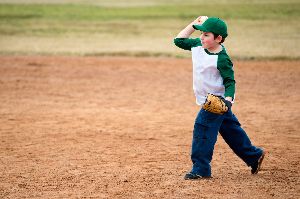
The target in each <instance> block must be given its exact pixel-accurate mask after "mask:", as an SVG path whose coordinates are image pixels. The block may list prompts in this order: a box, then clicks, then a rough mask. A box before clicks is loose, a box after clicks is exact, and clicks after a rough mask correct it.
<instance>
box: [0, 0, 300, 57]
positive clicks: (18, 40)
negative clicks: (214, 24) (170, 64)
mask: <svg viewBox="0 0 300 199" xmlns="http://www.w3.org/2000/svg"><path fill="white" fill-rule="evenodd" d="M116 5H117V4H116ZM299 13H300V3H297V2H294V1H290V2H289V1H284V2H279V3H274V2H273V3H268V1H267V0H265V3H264V1H260V2H257V3H252V4H251V3H239V2H235V3H225V4H220V5H218V6H216V4H211V3H208V4H201V5H197V4H192V5H185V4H180V5H174V4H168V5H167V4H163V5H160V4H157V5H154V6H129V7H124V6H123V7H116V6H112V7H104V6H95V5H90V4H0V47H1V49H0V53H1V54H80V55H91V54H92V55H118V54H120V55H130V56H132V55H134V56H137V55H140V56H148V55H149V56H159V55H163V56H188V53H186V52H185V53H183V52H182V51H180V50H178V49H177V48H176V47H174V45H173V43H172V42H173V41H172V39H173V38H174V37H175V36H176V35H177V33H178V32H179V31H180V30H181V29H182V28H184V27H185V26H186V25H187V24H188V23H190V22H191V21H192V20H193V19H194V18H195V17H197V16H199V15H207V16H218V17H221V18H224V19H225V20H226V21H227V22H228V25H229V35H230V37H229V38H228V39H227V40H228V41H226V42H225V45H226V46H227V47H228V49H229V52H230V53H232V54H233V56H234V57H237V58H246V59H247V58H297V59H298V58H299V57H300V53H299V52H298V51H297V49H296V48H297V46H298V44H299V34H298V33H299V30H300V25H299V23H298V21H299V18H300V15H299ZM195 36H197V33H195V35H194V37H195Z"/></svg>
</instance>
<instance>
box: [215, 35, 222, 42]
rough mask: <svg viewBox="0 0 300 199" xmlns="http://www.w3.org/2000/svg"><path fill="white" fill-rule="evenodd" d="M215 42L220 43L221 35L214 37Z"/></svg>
mask: <svg viewBox="0 0 300 199" xmlns="http://www.w3.org/2000/svg"><path fill="white" fill-rule="evenodd" d="M215 40H216V42H217V43H220V42H221V41H222V36H221V35H218V36H217V37H216V38H215Z"/></svg>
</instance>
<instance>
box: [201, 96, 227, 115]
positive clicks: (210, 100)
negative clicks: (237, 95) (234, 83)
mask: <svg viewBox="0 0 300 199" xmlns="http://www.w3.org/2000/svg"><path fill="white" fill-rule="evenodd" d="M231 106H232V105H231V102H230V101H228V100H225V99H224V98H223V97H222V96H217V95H213V94H210V93H209V94H208V95H207V97H206V101H205V103H204V104H203V106H202V108H203V109H204V110H206V111H209V112H211V113H216V114H219V115H223V114H224V113H226V112H227V111H228V110H229V109H230V108H231Z"/></svg>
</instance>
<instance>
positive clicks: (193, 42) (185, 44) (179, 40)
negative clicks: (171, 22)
mask: <svg viewBox="0 0 300 199" xmlns="http://www.w3.org/2000/svg"><path fill="white" fill-rule="evenodd" d="M205 20H206V17H205V16H200V17H198V18H197V19H195V20H194V21H193V22H192V23H190V24H189V25H187V26H186V27H185V28H184V29H183V30H182V31H180V32H179V34H178V35H177V37H176V38H175V39H174V43H175V45H176V46H178V47H179V48H182V49H184V50H191V48H192V47H193V46H197V45H201V41H200V39H199V38H197V39H189V37H190V36H191V34H193V32H194V31H195V29H194V28H193V25H195V24H199V25H201V24H202V23H203V22H204V21H205Z"/></svg>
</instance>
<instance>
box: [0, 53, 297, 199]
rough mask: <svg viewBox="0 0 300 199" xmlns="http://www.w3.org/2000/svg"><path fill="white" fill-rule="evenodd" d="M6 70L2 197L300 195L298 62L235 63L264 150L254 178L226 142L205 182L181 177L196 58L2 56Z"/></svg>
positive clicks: (253, 131)
mask: <svg viewBox="0 0 300 199" xmlns="http://www.w3.org/2000/svg"><path fill="white" fill-rule="evenodd" d="M0 74H1V75H0V125H1V128H0V198H178V199H182V198H300V194H299V193H300V178H299V177H300V175H299V174H300V165H299V164H300V134H299V128H300V117H299V116H300V114H299V107H300V92H299V88H300V79H299V78H300V62H299V61H236V62H235V75H236V80H237V93H236V103H235V105H234V107H233V112H234V113H235V114H236V115H237V117H238V118H239V120H240V122H241V124H242V126H243V127H244V129H245V130H246V131H247V133H248V135H249V137H250V138H251V140H252V142H253V143H254V144H255V145H257V146H261V147H264V148H265V149H266V151H267V152H268V153H267V156H266V158H265V161H264V164H263V170H262V171H261V172H260V173H259V174H258V175H256V176H254V175H251V174H250V169H249V168H248V167H247V166H246V165H245V163H243V162H242V161H241V160H240V159H239V158H238V157H237V156H236V155H234V153H233V152H232V151H231V149H230V148H229V147H228V146H227V145H226V143H225V142H224V140H222V138H221V137H218V141H217V144H216V147H215V152H214V157H213V161H212V169H213V170H212V172H213V179H211V180H202V181H185V180H183V175H184V174H185V172H186V171H189V169H190V168H191V162H190V157H189V154H190V145H191V139H192V129H193V124H194V119H195V116H196V114H197V111H198V107H197V106H196V105H195V99H194V96H193V92H192V67H191V60H190V59H173V58H122V57H102V58H96V57H55V56H53V57H32V56H31V57H30V56H28V57H20V56H16V57H14V56H2V57H0ZM292 101H293V103H291V102H292Z"/></svg>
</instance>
